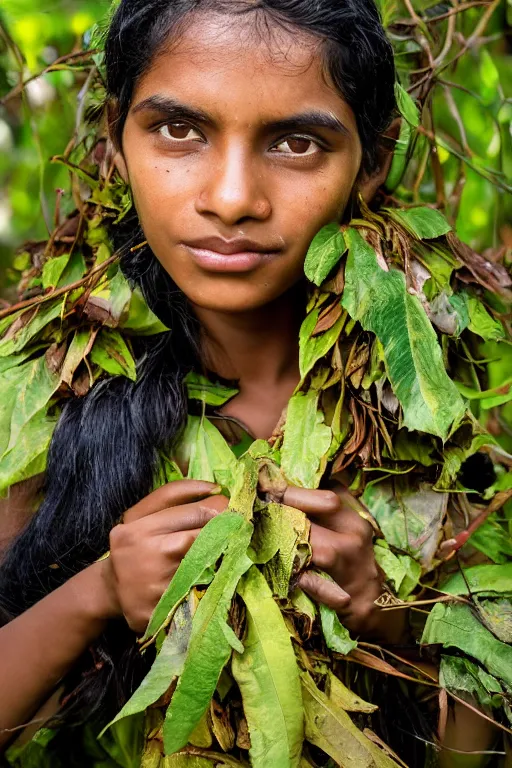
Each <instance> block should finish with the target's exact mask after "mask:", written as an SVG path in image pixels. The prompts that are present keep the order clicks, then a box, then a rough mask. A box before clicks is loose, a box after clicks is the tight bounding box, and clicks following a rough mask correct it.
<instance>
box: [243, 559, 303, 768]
mask: <svg viewBox="0 0 512 768" xmlns="http://www.w3.org/2000/svg"><path fill="white" fill-rule="evenodd" d="M238 593H239V594H240V596H241V597H242V600H243V601H244V603H245V607H246V612H247V614H246V615H247V630H246V636H245V638H244V646H245V647H244V652H243V654H241V655H240V654H237V653H235V654H234V656H233V662H232V673H233V677H234V678H235V680H236V682H237V683H238V686H239V688H240V693H241V694H242V702H243V707H244V715H245V717H246V718H247V723H248V726H249V734H250V738H251V748H250V750H249V756H250V759H251V765H252V766H254V768H268V766H270V765H272V766H276V768H278V767H279V768H294V767H295V766H298V765H299V762H300V757H301V753H302V742H303V738H304V722H303V711H302V696H301V686H300V680H299V672H298V667H297V661H296V659H295V654H294V651H293V648H292V644H291V640H290V634H289V632H288V630H287V628H286V624H285V623H284V620H283V615H282V613H281V610H280V609H279V607H278V605H277V604H276V602H275V601H274V598H273V596H272V592H271V591H270V589H269V587H268V584H267V582H266V581H265V578H264V577H263V576H262V574H261V573H260V571H259V570H258V569H257V567H256V566H253V567H252V568H251V569H250V570H249V571H248V573H247V574H246V575H245V577H243V578H242V580H241V582H240V584H239V587H238ZM263 692H264V695H262V693H263Z"/></svg>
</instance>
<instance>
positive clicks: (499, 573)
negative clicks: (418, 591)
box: [439, 563, 512, 597]
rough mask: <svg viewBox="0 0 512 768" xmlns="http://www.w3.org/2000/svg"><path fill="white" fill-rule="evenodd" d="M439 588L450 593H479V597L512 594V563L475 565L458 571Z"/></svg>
mask: <svg viewBox="0 0 512 768" xmlns="http://www.w3.org/2000/svg"><path fill="white" fill-rule="evenodd" d="M468 586H469V590H468ZM439 589H441V591H442V592H446V593H447V594H448V595H467V594H470V593H471V594H478V596H479V597H488V596H494V595H497V594H501V595H510V596H512V563H505V564H503V565H490V564H487V563H486V564H483V565H474V566H473V567H471V568H464V573H461V572H460V571H457V573H454V574H453V575H452V576H450V578H449V579H448V580H447V581H445V582H444V584H442V585H441V586H440V587H439Z"/></svg>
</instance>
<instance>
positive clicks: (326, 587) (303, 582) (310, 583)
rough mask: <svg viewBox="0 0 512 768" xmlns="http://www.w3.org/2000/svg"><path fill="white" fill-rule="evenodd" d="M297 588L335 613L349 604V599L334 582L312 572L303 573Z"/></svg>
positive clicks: (346, 593)
mask: <svg viewBox="0 0 512 768" xmlns="http://www.w3.org/2000/svg"><path fill="white" fill-rule="evenodd" d="M299 586H300V587H301V589H303V590H304V592H307V594H308V595H309V596H310V597H312V598H313V600H316V602H317V603H323V605H327V606H328V607H329V608H332V609H333V611H336V612H337V613H338V612H339V611H343V610H344V609H345V608H346V607H347V606H348V605H349V603H350V601H351V597H350V595H349V594H348V592H345V590H344V589H342V588H341V587H340V586H339V585H338V584H336V583H335V582H334V581H328V580H327V579H323V578H322V577H321V576H318V574H316V573H312V571H305V572H304V573H303V574H302V576H301V577H300V579H299Z"/></svg>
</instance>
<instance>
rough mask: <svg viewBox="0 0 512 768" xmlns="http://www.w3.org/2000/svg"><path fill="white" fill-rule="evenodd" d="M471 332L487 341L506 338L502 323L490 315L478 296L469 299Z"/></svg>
mask: <svg viewBox="0 0 512 768" xmlns="http://www.w3.org/2000/svg"><path fill="white" fill-rule="evenodd" d="M468 308H469V330H470V331H472V332H473V333H476V334H478V336H481V337H482V339H484V340H485V341H499V340H500V339H503V338H504V337H505V331H504V329H503V326H502V324H501V323H499V322H498V321H497V320H495V319H494V318H493V317H491V315H490V314H489V313H488V311H487V310H486V308H485V307H484V305H483V303H482V301H481V300H480V299H477V298H476V296H469V297H468Z"/></svg>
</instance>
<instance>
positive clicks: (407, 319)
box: [342, 229, 465, 439]
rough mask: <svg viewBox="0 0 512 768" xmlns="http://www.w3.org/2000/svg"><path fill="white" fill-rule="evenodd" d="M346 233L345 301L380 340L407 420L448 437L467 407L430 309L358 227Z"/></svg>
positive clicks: (440, 435)
mask: <svg viewBox="0 0 512 768" xmlns="http://www.w3.org/2000/svg"><path fill="white" fill-rule="evenodd" d="M346 237H347V239H348V243H349V255H348V260H347V269H346V273H345V291H344V294H343V299H342V304H343V306H344V307H345V308H346V309H347V311H348V312H349V314H350V316H351V317H352V318H353V319H355V320H358V321H359V322H360V323H361V325H362V326H363V328H364V329H365V330H367V331H372V332H373V333H375V335H376V336H377V338H378V339H379V340H380V341H381V343H382V345H383V347H384V357H385V361H386V367H387V370H388V376H389V380H390V382H391V386H392V387H393V391H394V393H395V395H396V396H397V398H398V400H399V401H400V403H401V405H402V408H403V411H404V425H405V426H407V427H408V428H409V429H416V430H418V431H420V432H429V433H431V434H433V435H438V436H439V437H441V438H443V439H446V438H447V437H448V435H449V433H450V431H451V429H452V427H453V426H454V424H457V423H458V422H459V421H460V419H461V418H462V416H463V415H464V411H465V407H464V403H463V401H462V398H461V397H460V395H459V393H458V391H457V388H456V387H455V384H454V383H453V382H452V381H451V379H450V378H449V376H448V374H447V373H446V370H445V366H444V362H443V357H442V353H441V348H440V346H439V344H438V341H437V337H436V334H435V332H434V329H433V328H432V325H431V324H430V321H429V319H428V317H427V315H426V314H425V310H424V309H423V307H422V306H421V303H420V302H419V300H418V298H417V297H416V296H412V295H411V294H410V293H409V292H408V291H407V287H406V284H405V277H404V275H403V273H402V272H399V271H398V270H396V269H391V270H390V271H389V272H386V271H384V270H383V269H382V268H381V267H380V266H379V264H378V262H377V257H376V255H375V251H374V250H373V248H372V247H371V246H370V245H368V243H366V241H365V240H364V239H363V238H362V237H361V235H360V234H359V233H358V232H357V231H356V230H354V229H349V230H347V234H346Z"/></svg>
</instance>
